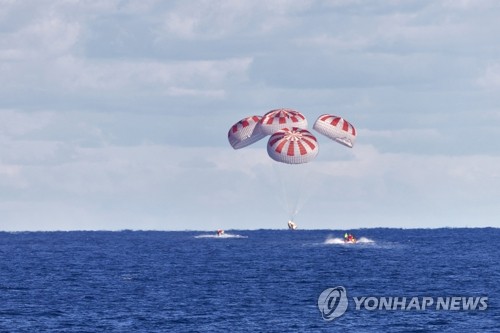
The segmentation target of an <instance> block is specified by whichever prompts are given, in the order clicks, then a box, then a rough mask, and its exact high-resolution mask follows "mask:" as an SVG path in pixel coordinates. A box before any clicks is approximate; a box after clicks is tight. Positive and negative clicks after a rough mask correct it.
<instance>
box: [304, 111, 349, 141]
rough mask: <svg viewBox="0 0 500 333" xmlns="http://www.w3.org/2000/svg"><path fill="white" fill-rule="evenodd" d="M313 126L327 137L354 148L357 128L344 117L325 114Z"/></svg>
mask: <svg viewBox="0 0 500 333" xmlns="http://www.w3.org/2000/svg"><path fill="white" fill-rule="evenodd" d="M313 128H314V129H315V130H316V131H318V132H319V133H321V134H323V135H325V136H326V137H328V138H330V139H332V140H335V141H337V142H338V143H341V144H343V145H344V146H347V147H349V148H352V146H353V145H354V141H355V139H356V129H355V128H354V126H352V125H351V124H350V123H349V122H347V120H345V119H343V118H342V117H338V116H334V115H330V114H324V115H321V116H319V118H318V119H317V120H316V122H315V123H314V126H313Z"/></svg>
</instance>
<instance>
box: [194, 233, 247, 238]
mask: <svg viewBox="0 0 500 333" xmlns="http://www.w3.org/2000/svg"><path fill="white" fill-rule="evenodd" d="M194 238H216V239H219V238H220V239H226V238H248V237H247V236H242V235H237V234H228V233H224V234H222V235H213V234H207V235H198V236H194Z"/></svg>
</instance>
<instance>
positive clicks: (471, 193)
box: [0, 0, 500, 230]
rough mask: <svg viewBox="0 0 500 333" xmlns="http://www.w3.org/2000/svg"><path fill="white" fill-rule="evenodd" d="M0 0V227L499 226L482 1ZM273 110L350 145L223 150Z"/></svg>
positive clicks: (494, 94) (496, 82)
mask: <svg viewBox="0 0 500 333" xmlns="http://www.w3.org/2000/svg"><path fill="white" fill-rule="evenodd" d="M0 4H1V7H2V10H1V11H0V85H1V86H2V89H1V90H0V186H1V188H2V191H1V200H0V216H1V217H2V218H1V222H0V230H59V229H63V230H71V229H113V230H114V229H126V228H129V229H169V230H170V229H174V230H179V229H180V230H183V229H215V228H218V227H223V228H239V229H247V228H250V229H253V228H282V227H284V226H285V223H286V221H287V219H288V218H289V212H287V209H289V208H287V204H288V206H289V205H290V202H292V201H293V202H295V201H300V205H299V206H300V208H301V209H300V213H299V215H297V217H296V219H297V222H298V224H299V226H300V227H301V228H356V227H373V226H382V227H384V226H394V227H435V226H465V225H468V226H482V225H490V226H498V225H499V224H498V222H497V219H496V216H498V214H499V213H500V208H499V207H498V205H496V203H495V198H497V197H498V196H499V194H500V190H498V189H499V188H500V172H499V171H498V170H500V169H499V167H498V166H499V165H500V161H499V159H500V157H499V148H498V145H497V144H495V142H498V140H500V132H498V130H497V128H498V125H499V124H500V109H499V107H498V106H499V105H500V98H499V97H498V96H500V94H499V93H498V92H499V89H500V46H499V45H498V43H497V39H498V38H497V36H498V35H499V34H500V24H499V23H498V19H497V18H498V14H500V5H499V4H498V2H496V1H487V0H485V1H479V2H478V1H444V0H443V1H434V2H422V1H405V2H397V1H396V2H394V1H389V2H387V1H374V2H370V3H364V2H359V1H348V0H345V1H302V2H300V3H298V2H293V1H273V2H271V3H264V2H262V3H260V2H255V1H253V2H252V1H238V2H235V1H216V2H213V1H191V2H185V1H168V2H165V1H154V0H149V1H141V2H140V3H139V2H136V1H118V0H116V1H106V2H102V3H89V2H87V1H77V0H74V1H23V2H16V1H0ZM278 107H290V108H295V109H298V110H300V111H302V112H303V113H304V114H305V115H306V116H307V117H308V119H309V122H310V123H312V122H313V121H314V120H315V118H316V117H317V116H319V115H320V114H322V113H333V114H338V115H341V116H344V117H345V118H347V119H348V120H349V121H350V122H352V123H353V124H355V126H356V127H357V129H358V133H359V138H358V141H357V144H356V146H355V147H354V148H353V149H352V150H348V149H346V148H345V147H342V146H340V145H338V144H336V143H334V142H333V141H329V140H328V139H327V138H325V137H321V136H320V134H318V139H319V141H320V154H319V156H318V158H317V160H316V161H314V163H311V165H307V166H304V168H303V170H301V169H298V170H297V169H293V170H287V169H286V168H283V166H282V165H279V166H276V165H274V164H273V162H272V161H271V160H270V159H269V158H268V157H267V154H266V151H265V140H263V141H261V142H258V143H256V144H255V145H254V146H251V147H248V148H247V149H242V150H238V151H234V150H232V149H231V147H230V146H229V144H228V142H227V131H228V129H229V127H230V126H231V125H232V124H233V123H235V122H236V121H238V120H240V119H242V118H244V117H246V116H250V115H254V114H257V115H261V114H263V113H265V112H267V111H269V110H271V109H275V108H278ZM285 175H286V176H285ZM294 196H295V198H293V197H294ZM293 205H294V204H293ZM297 207H298V206H297Z"/></svg>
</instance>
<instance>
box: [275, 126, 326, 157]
mask: <svg viewBox="0 0 500 333" xmlns="http://www.w3.org/2000/svg"><path fill="white" fill-rule="evenodd" d="M267 153H268V154H269V156H270V157H271V158H272V159H273V160H275V161H278V162H283V163H287V164H301V163H307V162H310V161H312V160H313V159H314V158H315V157H316V155H318V142H317V140H316V138H315V137H314V135H312V134H311V132H309V131H308V130H305V129H301V128H297V127H293V128H291V129H289V128H284V129H282V130H279V131H277V132H276V133H274V134H273V135H271V137H270V138H269V141H268V142H267Z"/></svg>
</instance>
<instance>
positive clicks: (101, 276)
mask: <svg viewBox="0 0 500 333" xmlns="http://www.w3.org/2000/svg"><path fill="white" fill-rule="evenodd" d="M349 232H351V233H353V234H354V235H355V236H356V237H357V238H358V240H359V242H358V243H356V244H344V243H343V241H342V237H343V234H344V230H296V231H289V230H229V231H226V234H225V236H223V237H217V236H216V235H215V232H204V231H182V232H173V231H127V230H125V231H116V232H108V231H71V232H17V233H7V232H0V332H337V331H345V330H346V329H348V330H350V331H352V332H500V300H499V297H500V259H499V258H500V244H499V240H500V229H498V228H478V229H475V228H474V229H473V228H457V229H455V228H442V229H384V228H376V229H359V230H349Z"/></svg>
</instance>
